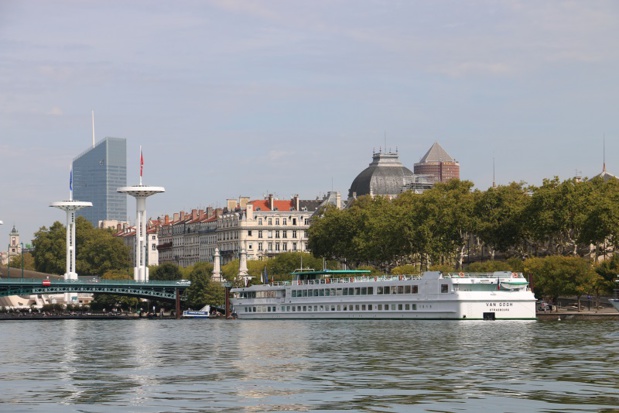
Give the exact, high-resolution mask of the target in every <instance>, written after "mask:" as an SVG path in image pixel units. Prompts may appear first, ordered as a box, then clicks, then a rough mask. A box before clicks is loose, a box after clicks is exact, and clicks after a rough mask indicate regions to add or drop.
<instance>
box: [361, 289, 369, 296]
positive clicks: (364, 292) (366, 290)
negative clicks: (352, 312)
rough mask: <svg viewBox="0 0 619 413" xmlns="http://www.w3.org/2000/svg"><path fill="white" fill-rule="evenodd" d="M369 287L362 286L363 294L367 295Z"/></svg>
mask: <svg viewBox="0 0 619 413" xmlns="http://www.w3.org/2000/svg"><path fill="white" fill-rule="evenodd" d="M367 293H368V289H367V287H361V295H367Z"/></svg>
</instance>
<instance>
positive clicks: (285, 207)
mask: <svg viewBox="0 0 619 413" xmlns="http://www.w3.org/2000/svg"><path fill="white" fill-rule="evenodd" d="M249 203H250V204H252V206H253V207H254V211H257V210H258V208H260V211H271V208H270V207H269V200H268V199H260V200H255V201H249ZM292 207H294V205H293V204H292V201H291V200H287V201H281V200H279V199H275V200H273V210H277V211H290V208H292Z"/></svg>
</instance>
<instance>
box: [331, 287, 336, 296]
mask: <svg viewBox="0 0 619 413" xmlns="http://www.w3.org/2000/svg"><path fill="white" fill-rule="evenodd" d="M331 296H332V297H333V296H335V288H331Z"/></svg>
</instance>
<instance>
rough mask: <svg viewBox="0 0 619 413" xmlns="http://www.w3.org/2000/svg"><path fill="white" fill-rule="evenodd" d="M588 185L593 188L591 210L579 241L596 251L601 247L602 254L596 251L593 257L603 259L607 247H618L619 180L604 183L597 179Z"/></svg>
mask: <svg viewBox="0 0 619 413" xmlns="http://www.w3.org/2000/svg"><path fill="white" fill-rule="evenodd" d="M590 184H591V186H592V187H593V191H592V196H591V197H590V204H591V210H590V212H589V214H588V216H587V217H586V219H585V222H584V224H583V231H582V232H581V234H580V238H579V241H580V242H581V243H584V244H593V245H594V247H596V249H598V247H599V246H602V254H599V253H598V251H596V254H595V256H596V257H597V256H598V255H603V256H604V257H605V256H606V253H607V251H608V248H607V246H611V247H612V249H616V248H617V246H618V245H619V180H617V179H610V180H608V181H604V180H603V179H602V178H599V177H597V178H595V179H593V180H592V181H591V183H590Z"/></svg>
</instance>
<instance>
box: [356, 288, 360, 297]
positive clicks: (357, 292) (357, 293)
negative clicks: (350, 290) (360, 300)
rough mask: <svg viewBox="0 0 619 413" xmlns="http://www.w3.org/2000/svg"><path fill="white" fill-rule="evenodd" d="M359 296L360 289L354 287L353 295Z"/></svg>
mask: <svg viewBox="0 0 619 413" xmlns="http://www.w3.org/2000/svg"><path fill="white" fill-rule="evenodd" d="M359 294H361V288H359V287H355V295H359Z"/></svg>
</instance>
